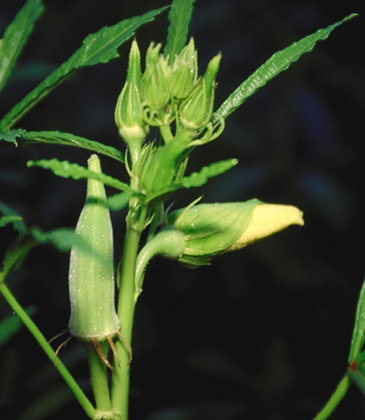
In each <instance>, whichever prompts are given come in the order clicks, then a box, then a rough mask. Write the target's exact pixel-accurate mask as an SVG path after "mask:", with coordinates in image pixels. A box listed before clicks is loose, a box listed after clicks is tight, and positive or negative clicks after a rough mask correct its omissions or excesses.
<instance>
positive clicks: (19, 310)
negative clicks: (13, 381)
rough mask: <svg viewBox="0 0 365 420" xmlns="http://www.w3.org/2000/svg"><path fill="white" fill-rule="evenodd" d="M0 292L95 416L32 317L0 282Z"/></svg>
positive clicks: (86, 408)
mask: <svg viewBox="0 0 365 420" xmlns="http://www.w3.org/2000/svg"><path fill="white" fill-rule="evenodd" d="M0 292H1V293H2V295H3V296H4V298H5V299H6V301H7V302H8V304H9V305H10V307H11V308H12V309H13V311H14V312H15V313H16V314H17V315H18V317H19V318H20V319H21V321H22V322H23V323H24V325H25V326H26V327H27V328H28V330H29V331H30V333H31V334H32V335H33V337H34V338H35V339H36V340H37V342H38V344H39V345H40V346H41V347H42V349H43V351H44V352H45V353H46V355H47V356H48V358H49V359H50V361H51V362H52V363H53V364H54V365H55V368H56V369H57V370H58V372H59V373H60V375H61V376H62V378H63V379H64V381H65V382H66V384H67V385H68V387H69V388H70V389H71V391H72V393H73V394H74V395H75V397H76V399H77V400H78V402H79V403H80V405H81V406H82V408H83V409H84V410H85V412H86V414H87V415H88V416H89V417H90V418H91V419H94V418H95V414H96V410H95V408H94V407H93V405H92V404H91V402H90V401H89V399H88V398H87V397H86V395H85V394H84V392H83V391H82V389H81V388H80V387H79V385H78V384H77V382H76V381H75V379H74V377H73V376H72V375H71V374H70V372H69V371H68V370H67V368H66V366H65V365H64V364H63V363H62V361H61V360H60V359H59V358H58V357H57V355H56V353H55V351H54V350H53V348H52V347H51V345H50V344H49V343H48V341H47V340H46V338H45V337H44V335H43V334H42V333H41V332H40V330H39V329H38V327H37V326H36V325H35V323H34V322H33V321H32V319H31V318H30V317H29V316H28V314H27V313H26V312H25V311H24V309H23V308H22V307H21V305H20V304H19V303H18V301H17V300H16V299H15V297H14V295H13V294H12V293H11V291H10V290H9V289H8V287H7V286H6V285H5V284H2V285H1V287H0Z"/></svg>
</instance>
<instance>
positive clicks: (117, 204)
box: [108, 192, 133, 211]
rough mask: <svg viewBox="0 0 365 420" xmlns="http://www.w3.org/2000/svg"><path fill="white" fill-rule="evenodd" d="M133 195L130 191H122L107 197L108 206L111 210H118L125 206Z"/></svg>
mask: <svg viewBox="0 0 365 420" xmlns="http://www.w3.org/2000/svg"><path fill="white" fill-rule="evenodd" d="M132 197H133V193H132V192H122V193H119V194H114V195H111V196H110V197H108V207H109V209H110V210H111V211H119V210H122V209H124V208H125V207H127V205H128V202H129V200H130V199H131V198H132Z"/></svg>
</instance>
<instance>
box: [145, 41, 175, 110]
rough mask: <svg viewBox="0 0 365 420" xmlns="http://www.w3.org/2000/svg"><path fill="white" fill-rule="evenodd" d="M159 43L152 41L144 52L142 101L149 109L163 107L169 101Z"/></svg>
mask: <svg viewBox="0 0 365 420" xmlns="http://www.w3.org/2000/svg"><path fill="white" fill-rule="evenodd" d="M160 49H161V44H157V45H156V46H155V45H154V44H153V43H152V44H151V45H150V46H149V47H148V50H147V53H146V70H145V72H144V74H143V76H142V99H143V103H144V104H145V105H146V106H147V107H149V108H150V109H151V110H160V109H163V108H164V107H165V106H166V104H167V103H168V102H169V99H170V96H169V91H168V85H167V80H166V77H165V74H164V71H163V68H162V66H163V64H162V63H161V59H160V58H161V57H160Z"/></svg>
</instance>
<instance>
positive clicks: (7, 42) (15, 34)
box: [0, 0, 44, 90]
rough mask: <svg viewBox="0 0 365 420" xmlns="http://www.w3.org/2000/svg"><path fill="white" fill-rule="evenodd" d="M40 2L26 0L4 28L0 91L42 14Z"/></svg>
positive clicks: (0, 64) (0, 54)
mask: <svg viewBox="0 0 365 420" xmlns="http://www.w3.org/2000/svg"><path fill="white" fill-rule="evenodd" d="M43 9H44V7H43V5H42V1H41V0H28V1H27V2H26V3H25V5H24V6H23V7H22V9H21V10H20V11H19V12H18V14H17V15H16V16H15V18H14V20H13V21H12V22H11V23H10V25H9V26H8V27H7V28H6V31H5V33H4V37H3V39H2V49H1V51H0V90H1V89H2V88H3V87H4V85H5V83H6V81H7V79H8V77H9V76H10V73H11V71H12V69H13V67H14V65H15V63H16V60H17V58H18V57H19V54H20V53H21V51H22V49H23V47H24V45H25V43H26V41H27V39H28V37H29V35H30V33H31V32H32V31H33V26H34V23H35V21H36V20H37V19H38V17H39V16H40V15H41V14H42V12H43Z"/></svg>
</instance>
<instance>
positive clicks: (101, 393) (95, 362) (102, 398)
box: [86, 342, 112, 413]
mask: <svg viewBox="0 0 365 420" xmlns="http://www.w3.org/2000/svg"><path fill="white" fill-rule="evenodd" d="M99 345H100V348H101V350H102V351H103V352H104V354H105V355H106V354H107V351H108V343H107V342H106V343H99ZM86 351H87V355H88V360H89V367H90V378H91V384H92V388H93V392H94V396H95V402H96V410H97V411H98V412H104V413H111V412H112V403H111V400H110V394H109V385H108V375H107V371H106V365H105V364H104V362H103V361H102V360H101V358H100V356H99V355H98V353H97V352H96V350H95V348H94V346H93V345H92V344H91V343H87V344H86Z"/></svg>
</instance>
